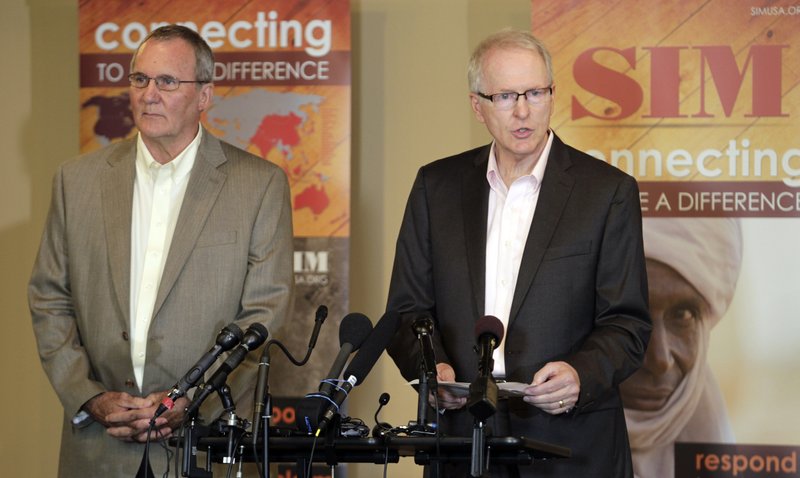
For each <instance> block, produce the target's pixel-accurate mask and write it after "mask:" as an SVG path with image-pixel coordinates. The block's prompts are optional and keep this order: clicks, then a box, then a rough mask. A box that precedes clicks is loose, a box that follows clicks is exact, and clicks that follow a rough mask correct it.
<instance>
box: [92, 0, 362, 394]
mask: <svg viewBox="0 0 800 478" xmlns="http://www.w3.org/2000/svg"><path fill="white" fill-rule="evenodd" d="M79 8H80V11H79V16H80V28H79V34H80V46H79V48H80V102H81V117H80V122H81V123H80V126H81V129H80V146H81V152H89V151H93V150H95V149H98V148H100V147H102V146H105V145H107V144H109V143H111V142H113V141H118V140H121V139H123V138H129V137H132V136H134V135H135V134H136V130H135V127H134V124H133V120H132V115H131V111H130V108H129V104H128V89H129V86H128V80H127V76H128V74H129V65H130V60H131V57H132V54H133V52H134V51H135V50H136V48H137V47H138V45H139V44H140V42H141V41H142V40H143V39H144V37H145V36H146V35H147V34H148V33H149V32H150V31H152V30H154V29H155V28H157V27H159V26H161V25H164V24H168V23H178V24H182V25H185V26H188V27H190V28H192V29H194V30H196V31H197V32H199V33H200V35H201V36H202V37H203V38H204V39H205V40H206V42H207V43H208V44H209V45H210V46H211V48H212V50H213V51H214V55H215V60H216V62H215V67H214V85H215V88H214V102H213V103H214V104H213V106H212V107H211V108H210V109H209V110H208V111H207V112H206V113H205V114H204V117H203V124H204V125H205V127H206V128H207V129H208V130H209V131H210V132H211V133H212V134H214V135H215V136H217V137H219V138H221V139H222V140H224V141H227V142H229V143H231V144H233V145H236V146H238V147H240V148H242V149H245V150H247V151H250V152H251V153H254V154H256V155H258V156H260V157H262V158H264V159H265V160H268V161H271V162H273V163H275V164H277V165H278V166H280V167H281V168H282V169H283V170H284V171H285V172H286V175H287V176H288V178H289V183H290V186H291V195H292V209H293V224H294V233H295V241H294V247H295V252H294V272H295V281H296V284H297V288H296V290H295V310H294V314H293V316H292V317H287V318H286V319H285V324H287V325H285V326H284V327H283V329H282V331H279V332H277V333H275V332H274V331H270V332H271V333H272V336H271V337H270V338H271V339H272V338H278V339H280V340H281V341H282V342H283V343H284V344H285V345H286V346H287V348H288V350H289V351H290V352H292V353H293V354H294V355H295V356H296V357H298V358H302V357H303V356H304V354H305V352H306V350H307V347H308V340H309V336H310V333H311V329H312V328H313V325H314V316H315V315H314V314H315V311H316V309H317V307H318V306H320V305H326V306H327V307H328V309H329V315H328V317H329V318H328V320H327V321H326V323H325V325H324V326H323V328H322V333H321V335H320V338H319V341H318V342H317V347H316V350H315V351H314V353H313V355H312V358H311V361H310V362H309V363H308V364H306V365H305V366H304V373H302V374H301V373H297V369H296V368H295V367H294V366H293V365H291V364H290V363H289V362H288V361H287V360H286V359H285V358H284V356H283V354H279V353H277V352H275V353H273V354H272V355H273V356H272V359H273V361H272V367H271V372H270V382H271V383H270V391H271V393H272V394H274V395H284V396H290V395H297V394H300V395H303V394H305V393H306V392H308V391H312V390H316V389H317V386H318V385H319V380H320V379H321V378H323V377H324V375H325V374H326V373H327V371H328V368H329V367H330V363H327V362H326V358H327V357H331V356H334V355H336V353H337V352H338V339H337V337H338V323H339V321H340V320H341V318H342V317H343V316H344V315H345V313H346V312H347V309H348V280H349V279H348V278H349V273H348V261H349V257H348V250H349V235H350V115H351V113H350V96H351V87H350V82H351V74H350V71H351V67H350V61H351V60H350V5H349V2H348V1H347V0H336V1H327V0H312V1H305V2H282V1H277V0H249V1H226V2H196V1H190V0H173V1H171V2H166V3H164V2H157V1H152V0H142V1H138V2H127V1H111V2H109V1H107V0H102V1H101V0H87V1H82V2H80V7H79ZM202 293H203V292H202V291H201V290H198V294H202ZM208 333H209V337H212V336H213V333H214V331H208Z"/></svg>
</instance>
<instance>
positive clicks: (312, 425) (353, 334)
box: [296, 312, 372, 433]
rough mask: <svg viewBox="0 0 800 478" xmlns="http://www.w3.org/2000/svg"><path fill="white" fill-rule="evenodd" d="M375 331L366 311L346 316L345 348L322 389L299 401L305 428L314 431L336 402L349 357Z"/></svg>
mask: <svg viewBox="0 0 800 478" xmlns="http://www.w3.org/2000/svg"><path fill="white" fill-rule="evenodd" d="M371 332H372V321H370V320H369V318H367V316H366V315H364V314H360V313H358V312H353V313H350V314H347V315H346V316H345V317H344V318H343V319H342V322H341V323H340V324H339V345H340V347H341V349H340V350H339V354H338V355H337V356H336V359H335V360H334V361H333V364H332V365H331V369H330V371H329V372H328V375H327V376H326V377H325V378H324V379H323V380H322V381H321V382H320V385H319V391H318V392H315V393H309V394H308V395H306V396H305V397H303V398H302V399H301V400H300V401H299V402H298V403H297V407H296V413H297V424H298V426H299V427H300V429H301V430H303V429H304V430H305V431H307V432H308V433H313V432H314V430H315V429H316V426H317V423H318V422H319V417H321V416H322V414H323V413H324V412H325V407H327V406H328V404H329V403H332V402H331V400H332V398H333V395H334V393H336V390H338V389H339V384H338V380H339V376H340V375H341V374H342V370H343V369H344V366H345V364H346V363H347V359H348V358H349V357H350V354H351V353H353V351H354V350H358V349H359V348H360V347H361V344H363V343H364V341H365V340H366V339H367V337H368V336H369V335H370V333H371Z"/></svg>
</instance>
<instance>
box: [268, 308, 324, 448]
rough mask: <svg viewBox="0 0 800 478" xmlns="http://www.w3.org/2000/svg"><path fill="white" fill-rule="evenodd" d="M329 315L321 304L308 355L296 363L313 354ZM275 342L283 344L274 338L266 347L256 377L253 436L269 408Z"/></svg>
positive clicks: (315, 320) (316, 316)
mask: <svg viewBox="0 0 800 478" xmlns="http://www.w3.org/2000/svg"><path fill="white" fill-rule="evenodd" d="M327 317H328V308H327V307H326V306H325V305H320V306H319V307H317V312H316V314H315V315H314V330H313V331H312V332H311V338H310V339H309V340H308V352H307V355H306V357H305V359H304V360H303V362H301V363H299V364H298V363H295V365H302V364H304V363H305V360H307V359H308V357H309V356H310V355H311V350H312V349H313V348H314V347H315V346H316V345H317V338H318V337H319V332H320V329H322V323H323V322H325V319H326V318H327ZM273 343H278V345H279V346H282V344H280V343H279V342H276V341H275V340H274V339H273V340H272V341H270V343H269V344H267V345H266V346H265V347H264V350H262V351H261V359H260V360H259V362H258V377H257V379H256V391H255V398H254V400H253V437H258V432H259V428H260V427H261V419H262V414H264V409H265V408H267V405H268V404H267V388H268V386H269V368H270V356H269V346H270V345H272V344H273ZM290 360H291V359H290ZM271 411H272V410H268V411H267V412H268V413H267V414H269V412H271ZM264 418H266V417H264Z"/></svg>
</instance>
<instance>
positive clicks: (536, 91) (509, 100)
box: [477, 85, 555, 110]
mask: <svg viewBox="0 0 800 478" xmlns="http://www.w3.org/2000/svg"><path fill="white" fill-rule="evenodd" d="M554 87H555V85H550V86H546V87H544V88H531V89H530V90H527V91H524V92H522V93H517V92H516V91H504V92H502V93H494V94H491V95H487V94H485V93H481V92H480V91H478V92H477V95H478V96H480V97H481V98H485V99H487V100H489V101H491V102H492V104H493V105H494V107H495V108H497V109H498V110H510V109H511V108H513V107H514V105H516V104H517V100H518V99H519V97H520V96H524V97H525V101H527V102H528V104H531V105H540V104H542V103H544V102H545V101H547V100H548V99H549V98H550V96H552V94H553V88H554Z"/></svg>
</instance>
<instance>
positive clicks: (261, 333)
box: [186, 322, 269, 415]
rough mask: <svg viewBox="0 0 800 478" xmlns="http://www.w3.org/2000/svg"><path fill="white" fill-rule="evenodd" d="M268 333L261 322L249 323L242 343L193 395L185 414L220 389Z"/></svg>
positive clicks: (190, 412) (198, 406) (264, 339)
mask: <svg viewBox="0 0 800 478" xmlns="http://www.w3.org/2000/svg"><path fill="white" fill-rule="evenodd" d="M268 335H269V332H268V331H267V328H266V327H264V325H263V324H261V323H259V322H253V323H252V324H250V327H248V328H247V332H245V334H244V337H243V338H242V343H241V344H239V346H238V347H236V348H235V349H234V350H233V352H231V353H230V355H228V358H226V359H225V361H224V362H222V365H220V366H219V368H218V369H217V370H216V371H215V372H214V374H213V375H211V378H209V379H208V381H206V383H205V384H204V385H203V386H202V388H201V389H200V392H199V394H197V395H196V396H195V397H194V400H192V403H190V404H189V407H188V408H187V409H186V414H187V415H191V414H193V413H194V412H196V411H197V409H198V408H200V405H202V403H203V402H204V401H205V400H206V398H208V396H209V395H211V393H212V392H215V391H217V390H219V389H221V388H222V387H223V386H224V385H225V381H226V380H227V379H228V375H230V373H231V372H232V371H233V370H234V369H235V368H236V367H238V366H239V365H240V364H241V363H242V362H243V361H244V358H245V357H246V356H247V353H248V352H250V351H252V350H254V349H257V348H258V347H260V346H261V344H263V343H264V341H266V340H267V336H268Z"/></svg>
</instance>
